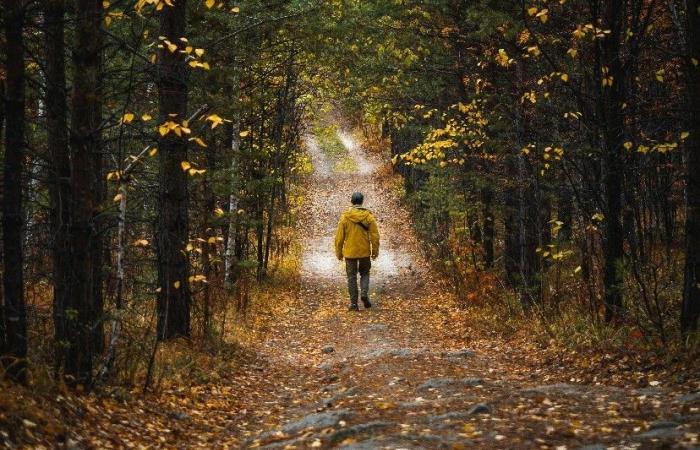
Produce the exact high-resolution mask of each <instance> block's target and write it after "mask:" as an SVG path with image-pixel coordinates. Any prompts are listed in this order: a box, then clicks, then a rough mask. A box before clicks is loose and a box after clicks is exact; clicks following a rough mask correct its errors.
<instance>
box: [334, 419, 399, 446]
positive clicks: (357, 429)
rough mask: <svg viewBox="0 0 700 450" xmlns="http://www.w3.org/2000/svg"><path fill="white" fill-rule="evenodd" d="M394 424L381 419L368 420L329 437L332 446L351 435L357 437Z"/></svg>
mask: <svg viewBox="0 0 700 450" xmlns="http://www.w3.org/2000/svg"><path fill="white" fill-rule="evenodd" d="M392 426H394V424H393V423H391V422H384V421H381V420H375V421H373V422H367V423H360V424H357V425H353V426H351V427H347V428H343V429H340V430H338V431H336V432H335V433H333V434H331V437H330V438H329V444H330V446H331V447H332V446H333V445H335V444H337V443H339V442H342V441H344V440H345V439H347V438H350V437H355V436H359V435H361V434H366V433H374V432H377V431H379V430H384V429H387V428H390V427H392Z"/></svg>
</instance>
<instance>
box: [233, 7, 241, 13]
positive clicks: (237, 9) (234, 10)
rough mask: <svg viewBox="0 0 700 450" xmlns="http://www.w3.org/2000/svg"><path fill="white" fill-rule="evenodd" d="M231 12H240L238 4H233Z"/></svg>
mask: <svg viewBox="0 0 700 450" xmlns="http://www.w3.org/2000/svg"><path fill="white" fill-rule="evenodd" d="M231 12H232V13H234V14H238V13H239V12H241V8H239V7H238V6H234V7H233V8H231Z"/></svg>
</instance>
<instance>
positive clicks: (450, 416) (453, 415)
mask: <svg viewBox="0 0 700 450" xmlns="http://www.w3.org/2000/svg"><path fill="white" fill-rule="evenodd" d="M467 417H469V413H468V412H466V411H450V412H448V413H445V414H440V415H439V416H428V418H427V420H428V422H448V421H453V420H462V419H466V418H467Z"/></svg>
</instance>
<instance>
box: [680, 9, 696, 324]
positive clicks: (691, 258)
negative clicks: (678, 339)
mask: <svg viewBox="0 0 700 450" xmlns="http://www.w3.org/2000/svg"><path fill="white" fill-rule="evenodd" d="M687 5H688V10H687V11H686V16H687V26H686V39H687V45H688V53H689V55H688V59H689V60H690V58H695V59H696V60H698V59H700V11H698V8H699V7H700V1H698V0H688V1H687ZM686 64H687V67H688V104H689V105H690V107H691V108H692V110H691V114H690V117H691V119H690V121H691V123H690V127H689V131H690V136H688V140H687V142H686V177H687V180H686V196H685V199H686V219H685V280H684V283H683V303H682V307H681V330H682V331H683V332H684V333H686V334H688V333H690V332H692V331H695V330H697V327H698V317H700V71H699V70H698V67H697V66H695V65H694V64H692V63H690V62H686Z"/></svg>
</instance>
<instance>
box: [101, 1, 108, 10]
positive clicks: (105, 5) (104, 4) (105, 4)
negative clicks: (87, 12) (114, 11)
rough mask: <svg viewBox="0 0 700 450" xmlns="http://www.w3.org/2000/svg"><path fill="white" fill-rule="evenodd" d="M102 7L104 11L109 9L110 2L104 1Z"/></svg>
mask: <svg viewBox="0 0 700 450" xmlns="http://www.w3.org/2000/svg"><path fill="white" fill-rule="evenodd" d="M102 7H103V8H104V9H107V8H109V2H108V1H107V0H103V1H102Z"/></svg>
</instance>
